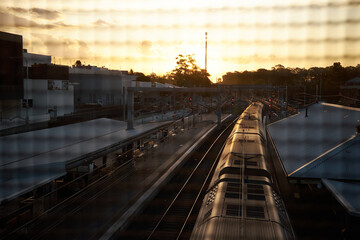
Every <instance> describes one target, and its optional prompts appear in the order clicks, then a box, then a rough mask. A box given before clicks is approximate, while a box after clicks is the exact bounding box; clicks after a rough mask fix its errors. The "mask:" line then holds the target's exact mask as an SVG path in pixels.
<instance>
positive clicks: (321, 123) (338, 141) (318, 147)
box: [268, 103, 360, 180]
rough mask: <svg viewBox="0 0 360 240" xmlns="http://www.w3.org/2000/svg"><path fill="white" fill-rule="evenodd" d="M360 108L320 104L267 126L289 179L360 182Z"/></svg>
mask: <svg viewBox="0 0 360 240" xmlns="http://www.w3.org/2000/svg"><path fill="white" fill-rule="evenodd" d="M359 124H360V109H358V108H349V107H343V106H340V105H333V104H326V103H319V104H315V105H312V106H310V107H309V108H308V117H305V111H304V110H302V111H301V112H300V113H299V114H297V115H294V116H291V117H289V118H286V119H283V120H281V121H278V122H275V123H273V124H271V125H269V126H268V130H269V133H270V135H271V138H272V140H273V142H274V144H275V147H276V150H277V152H278V154H279V157H280V159H281V161H282V164H283V166H284V170H285V172H286V174H287V175H288V176H290V177H304V178H319V179H320V178H339V179H356V180H360V161H358V159H360V158H359V156H360V152H359V141H358V139H359V137H355V134H356V126H357V125H359Z"/></svg>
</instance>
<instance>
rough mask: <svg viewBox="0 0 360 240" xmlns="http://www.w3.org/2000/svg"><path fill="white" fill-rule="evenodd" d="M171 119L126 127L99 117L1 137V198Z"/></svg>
mask: <svg viewBox="0 0 360 240" xmlns="http://www.w3.org/2000/svg"><path fill="white" fill-rule="evenodd" d="M168 123H169V122H159V123H149V124H143V125H139V126H137V127H136V129H132V130H126V123H124V122H121V121H116V120H111V119H105V118H104V119H96V120H92V121H88V122H83V123H77V124H71V125H66V126H61V127H56V128H50V129H43V130H39V131H33V132H27V133H21V134H15V135H11V136H5V137H1V138H0V156H1V158H0V201H2V200H4V199H11V198H14V197H16V196H19V195H21V194H23V193H26V192H28V191H31V190H32V189H35V188H36V187H37V186H40V185H42V184H45V183H47V182H50V181H52V180H54V179H56V178H58V177H61V176H63V175H65V174H66V164H67V163H69V162H70V161H71V160H73V159H78V158H80V157H82V156H84V155H86V154H91V153H93V152H97V151H101V150H102V149H106V148H107V147H109V146H111V145H113V144H116V143H119V142H123V141H126V140H127V139H129V138H133V137H136V136H140V135H142V134H143V133H145V132H147V131H150V130H152V129H155V128H158V127H160V126H162V125H166V124H168Z"/></svg>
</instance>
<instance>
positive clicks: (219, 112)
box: [217, 91, 221, 127]
mask: <svg viewBox="0 0 360 240" xmlns="http://www.w3.org/2000/svg"><path fill="white" fill-rule="evenodd" d="M217 116H218V123H217V125H218V127H220V126H221V94H220V91H219V93H218V95H217Z"/></svg>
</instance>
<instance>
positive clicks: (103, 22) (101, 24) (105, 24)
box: [93, 19, 110, 26]
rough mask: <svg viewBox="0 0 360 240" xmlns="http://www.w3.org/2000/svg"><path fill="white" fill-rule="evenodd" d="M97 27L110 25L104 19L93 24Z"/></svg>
mask: <svg viewBox="0 0 360 240" xmlns="http://www.w3.org/2000/svg"><path fill="white" fill-rule="evenodd" d="M93 24H94V25H96V26H109V25H110V24H109V23H108V22H106V21H104V20H102V19H98V20H97V21H96V22H93Z"/></svg>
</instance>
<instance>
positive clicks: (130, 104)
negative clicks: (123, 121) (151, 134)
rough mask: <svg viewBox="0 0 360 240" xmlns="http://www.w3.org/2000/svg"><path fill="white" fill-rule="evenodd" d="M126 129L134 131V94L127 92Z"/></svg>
mask: <svg viewBox="0 0 360 240" xmlns="http://www.w3.org/2000/svg"><path fill="white" fill-rule="evenodd" d="M127 110H128V115H127V129H126V130H131V129H134V92H133V91H128V93H127Z"/></svg>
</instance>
